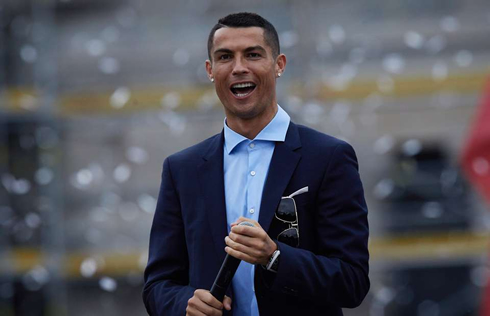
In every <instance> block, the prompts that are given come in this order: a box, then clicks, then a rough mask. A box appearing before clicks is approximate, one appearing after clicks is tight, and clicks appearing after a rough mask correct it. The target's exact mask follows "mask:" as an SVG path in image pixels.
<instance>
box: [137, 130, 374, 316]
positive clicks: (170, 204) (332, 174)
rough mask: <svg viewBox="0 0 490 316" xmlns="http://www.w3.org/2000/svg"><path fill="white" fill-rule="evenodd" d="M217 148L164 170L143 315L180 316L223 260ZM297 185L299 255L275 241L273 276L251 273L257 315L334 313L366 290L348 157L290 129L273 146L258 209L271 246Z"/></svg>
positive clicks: (174, 160) (353, 168) (196, 151)
mask: <svg viewBox="0 0 490 316" xmlns="http://www.w3.org/2000/svg"><path fill="white" fill-rule="evenodd" d="M223 141H224V138H223V133H221V134H218V135H215V136H213V137H211V138H209V139H207V140H205V141H203V142H201V143H199V144H197V145H195V146H192V147H190V148H188V149H186V150H183V151H181V152H179V153H176V154H174V155H172V156H170V157H168V158H167V159H166V160H165V162H164V164H163V173H162V185H161V188H160V194H159V198H158V203H157V208H156V212H155V217H154V220H153V226H152V229H151V234H150V249H149V260H148V266H147V268H146V270H145V287H144V291H143V299H144V302H145V306H146V308H147V311H148V313H149V314H151V315H185V310H186V306H187V301H188V300H189V298H191V297H192V296H193V292H194V290H195V289H208V290H209V289H210V288H211V285H212V284H213V281H214V279H215V277H216V274H217V273H218V271H219V268H220V266H221V263H222V262H223V259H224V258H225V255H226V253H225V251H224V248H225V241H224V239H225V236H226V235H227V227H226V225H227V224H226V209H225V197H224V176H223ZM305 186H308V187H309V192H307V193H304V194H301V195H298V196H296V197H295V198H294V199H295V201H296V205H297V208H298V217H299V235H300V244H299V247H298V248H293V247H290V246H288V245H286V244H283V243H281V242H278V247H279V249H280V250H281V256H280V262H279V268H278V273H277V274H275V273H272V272H269V271H266V270H264V269H263V268H262V267H260V266H257V267H256V269H255V281H254V282H255V293H256V297H257V302H258V306H259V312H260V315H262V316H267V315H329V316H334V315H342V310H341V308H342V307H350V308H352V307H356V306H358V305H359V304H360V303H361V302H362V300H363V299H364V297H365V296H366V294H367V292H368V290H369V277H368V259H369V253H368V248H367V243H368V233H369V229H368V222H367V207H366V203H365V200H364V193H363V188H362V184H361V181H360V178H359V173H358V164H357V159H356V155H355V153H354V150H353V149H352V147H351V146H350V145H349V144H347V143H346V142H343V141H341V140H338V139H336V138H333V137H330V136H327V135H325V134H322V133H319V132H317V131H314V130H312V129H310V128H307V127H304V126H300V125H296V124H294V123H292V122H291V123H290V125H289V129H288V132H287V135H286V140H285V141H284V142H277V143H276V147H275V150H274V154H273V156H272V160H271V164H270V168H269V173H268V176H267V179H266V183H265V187H264V192H263V195H262V203H261V207H260V215H259V223H260V225H261V226H262V227H263V228H264V230H265V231H267V232H268V234H269V235H270V236H271V238H272V239H274V240H275V239H276V238H277V235H278V234H279V233H280V232H281V231H282V229H284V228H283V227H282V226H281V225H283V224H281V223H279V222H278V221H277V220H276V219H274V212H275V210H276V208H277V205H278V204H279V201H280V199H281V197H282V196H287V195H289V194H291V193H292V192H294V191H296V190H298V189H300V188H303V187H305ZM228 295H231V296H232V299H233V296H235V295H240V293H231V291H229V294H228ZM232 312H233V311H231V313H226V312H225V315H231V314H232Z"/></svg>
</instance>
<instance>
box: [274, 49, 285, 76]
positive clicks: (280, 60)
mask: <svg viewBox="0 0 490 316" xmlns="http://www.w3.org/2000/svg"><path fill="white" fill-rule="evenodd" d="M284 70H286V55H284V54H280V55H279V56H277V58H276V74H279V73H281V74H282V73H283V72H284Z"/></svg>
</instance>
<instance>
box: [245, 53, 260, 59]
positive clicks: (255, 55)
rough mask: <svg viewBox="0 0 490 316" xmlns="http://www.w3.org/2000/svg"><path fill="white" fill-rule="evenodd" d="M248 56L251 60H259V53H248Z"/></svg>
mask: <svg viewBox="0 0 490 316" xmlns="http://www.w3.org/2000/svg"><path fill="white" fill-rule="evenodd" d="M248 56H249V57H251V58H259V57H260V54H259V53H249V54H248Z"/></svg>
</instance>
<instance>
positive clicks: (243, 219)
mask: <svg viewBox="0 0 490 316" xmlns="http://www.w3.org/2000/svg"><path fill="white" fill-rule="evenodd" d="M241 222H250V223H252V224H253V225H254V226H255V227H262V226H260V224H259V222H257V221H256V220H253V219H251V218H246V217H243V216H240V217H239V218H238V219H237V220H236V223H237V224H239V223H241Z"/></svg>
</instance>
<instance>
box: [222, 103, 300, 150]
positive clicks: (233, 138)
mask: <svg viewBox="0 0 490 316" xmlns="http://www.w3.org/2000/svg"><path fill="white" fill-rule="evenodd" d="M290 121H291V118H290V117H289V115H288V114H287V113H286V111H284V110H283V109H282V108H281V107H280V106H279V104H278V105H277V113H276V115H274V118H273V119H272V120H271V121H270V122H269V124H267V126H266V127H264V128H263V129H262V130H261V131H260V133H259V134H258V135H257V136H256V137H255V138H254V139H253V140H265V141H273V142H283V141H284V140H285V139H286V133H287V131H288V128H289V122H290ZM224 125H225V128H224V130H225V149H226V152H227V153H228V154H230V153H231V152H232V151H233V149H234V148H235V147H236V146H237V145H238V144H240V143H241V142H243V141H244V140H247V138H246V137H245V136H243V135H240V134H238V133H237V132H235V131H234V130H232V129H231V128H229V127H228V125H227V124H226V118H225V121H224Z"/></svg>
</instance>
